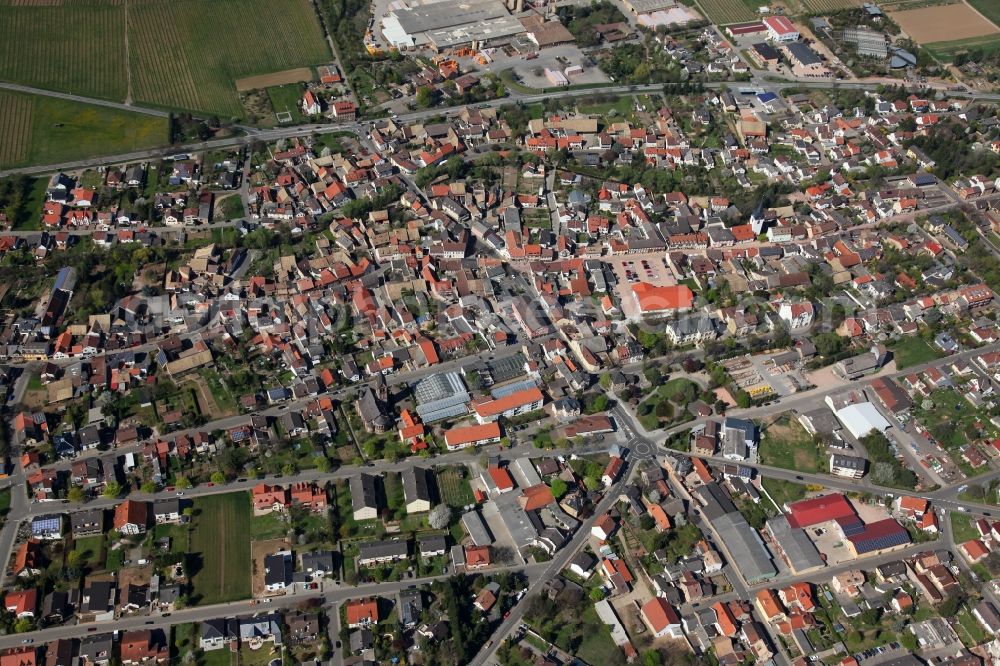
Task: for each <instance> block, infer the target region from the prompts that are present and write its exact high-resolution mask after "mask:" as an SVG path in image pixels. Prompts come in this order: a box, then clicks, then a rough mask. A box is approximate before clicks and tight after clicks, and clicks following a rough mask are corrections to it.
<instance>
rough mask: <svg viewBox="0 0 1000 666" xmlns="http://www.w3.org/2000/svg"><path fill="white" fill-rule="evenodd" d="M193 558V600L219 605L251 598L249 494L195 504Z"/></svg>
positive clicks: (203, 500) (199, 499)
mask: <svg viewBox="0 0 1000 666" xmlns="http://www.w3.org/2000/svg"><path fill="white" fill-rule="evenodd" d="M194 513H195V516H194V519H193V520H194V529H193V531H192V533H191V555H192V556H193V557H194V558H195V559H196V560H197V561H196V564H195V566H194V567H192V569H193V570H194V577H193V579H192V581H191V582H192V586H193V587H194V594H193V597H194V600H195V602H196V603H197V604H199V605H208V604H218V603H222V602H225V601H235V600H236V599H247V598H249V597H250V583H251V580H250V520H251V518H252V515H253V511H252V509H251V507H250V498H249V497H248V496H247V493H245V492H241V493H226V494H224V495H211V496H208V497H200V498H198V499H196V500H195V501H194Z"/></svg>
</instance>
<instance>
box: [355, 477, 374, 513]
mask: <svg viewBox="0 0 1000 666" xmlns="http://www.w3.org/2000/svg"><path fill="white" fill-rule="evenodd" d="M350 486H351V506H352V507H353V509H354V517H355V519H364V518H374V517H375V516H377V515H378V510H379V499H378V495H379V493H378V477H375V476H372V475H371V474H364V473H362V474H358V475H357V476H352V477H351V481H350ZM366 511H367V513H366ZM372 513H374V514H375V515H369V514H372Z"/></svg>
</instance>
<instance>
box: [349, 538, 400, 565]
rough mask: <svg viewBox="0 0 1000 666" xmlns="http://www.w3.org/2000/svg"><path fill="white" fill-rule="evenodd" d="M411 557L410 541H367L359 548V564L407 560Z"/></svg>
mask: <svg viewBox="0 0 1000 666" xmlns="http://www.w3.org/2000/svg"><path fill="white" fill-rule="evenodd" d="M409 555H410V544H409V542H408V541H396V540H390V541H365V542H364V543H362V544H360V545H359V546H358V562H360V563H361V564H363V565H364V564H373V563H376V562H391V561H394V560H405V559H406V558H407V557H409Z"/></svg>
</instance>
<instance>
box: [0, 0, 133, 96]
mask: <svg viewBox="0 0 1000 666" xmlns="http://www.w3.org/2000/svg"><path fill="white" fill-rule="evenodd" d="M0 12H2V13H3V20H2V21H0V80H4V81H12V82H14V83H21V84H24V85H29V86H35V87H38V88H51V89H53V90H60V91H63V92H70V93H74V94H77V95H86V96H88V97H101V98H105V99H113V100H123V99H125V95H126V94H127V90H126V89H127V87H128V77H127V70H126V59H125V6H124V4H122V3H117V2H100V1H99V0H92V1H89V2H72V3H63V2H46V3H41V2H23V1H21V0H0Z"/></svg>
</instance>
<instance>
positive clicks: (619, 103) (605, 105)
mask: <svg viewBox="0 0 1000 666" xmlns="http://www.w3.org/2000/svg"><path fill="white" fill-rule="evenodd" d="M632 102H633V100H632V96H631V95H623V96H621V97H618V98H617V99H612V100H608V101H606V102H602V101H594V102H588V101H586V100H585V101H583V102H581V103H580V104H579V105H578V106H577V108H578V110H579V111H580V113H585V114H590V115H598V116H607V115H609V114H612V113H613V114H614V115H617V116H624V115H626V114H628V113H631V111H632V108H633V107H632Z"/></svg>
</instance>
